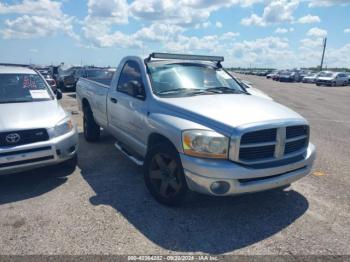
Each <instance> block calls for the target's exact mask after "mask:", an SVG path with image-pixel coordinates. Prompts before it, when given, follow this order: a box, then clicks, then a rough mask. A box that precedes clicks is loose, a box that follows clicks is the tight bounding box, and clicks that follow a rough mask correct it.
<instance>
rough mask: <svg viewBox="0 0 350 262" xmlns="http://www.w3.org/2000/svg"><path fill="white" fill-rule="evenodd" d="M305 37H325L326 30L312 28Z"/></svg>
mask: <svg viewBox="0 0 350 262" xmlns="http://www.w3.org/2000/svg"><path fill="white" fill-rule="evenodd" d="M306 35H307V36H311V37H312V36H314V37H325V36H327V30H324V29H321V28H318V27H313V28H311V29H310V30H309V31H308V32H307V33H306Z"/></svg>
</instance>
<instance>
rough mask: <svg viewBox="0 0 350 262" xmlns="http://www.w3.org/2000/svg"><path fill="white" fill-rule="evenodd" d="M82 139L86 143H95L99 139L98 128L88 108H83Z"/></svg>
mask: <svg viewBox="0 0 350 262" xmlns="http://www.w3.org/2000/svg"><path fill="white" fill-rule="evenodd" d="M83 121H84V137H85V139H86V141H88V142H96V141H98V140H99V138H100V126H99V125H98V124H97V123H96V122H95V119H94V116H93V113H92V111H91V109H90V107H89V106H86V107H84V119H83Z"/></svg>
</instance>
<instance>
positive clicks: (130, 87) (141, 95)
mask: <svg viewBox="0 0 350 262" xmlns="http://www.w3.org/2000/svg"><path fill="white" fill-rule="evenodd" d="M126 86H127V93H128V94H129V95H131V96H133V97H136V98H138V99H141V100H144V99H145V97H146V95H145V88H144V87H143V85H142V84H141V83H140V82H138V81H135V80H132V81H129V82H127V83H126Z"/></svg>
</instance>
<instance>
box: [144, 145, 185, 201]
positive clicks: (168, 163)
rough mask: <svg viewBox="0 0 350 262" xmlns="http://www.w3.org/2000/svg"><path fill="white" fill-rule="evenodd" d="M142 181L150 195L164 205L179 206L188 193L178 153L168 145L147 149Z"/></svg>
mask: <svg viewBox="0 0 350 262" xmlns="http://www.w3.org/2000/svg"><path fill="white" fill-rule="evenodd" d="M144 179H145V184H146V187H147V189H148V191H149V192H150V193H151V195H152V196H153V197H154V198H155V200H157V201H158V202H159V203H161V204H164V205H168V206H176V205H179V204H181V203H182V202H183V201H184V199H185V197H186V194H187V192H188V187H187V183H186V178H185V175H184V171H183V167H182V164H181V159H180V156H179V153H178V152H177V150H176V149H175V148H174V146H173V145H171V144H169V143H162V144H158V145H155V146H153V147H152V148H150V149H149V151H148V153H147V155H146V158H145V162H144Z"/></svg>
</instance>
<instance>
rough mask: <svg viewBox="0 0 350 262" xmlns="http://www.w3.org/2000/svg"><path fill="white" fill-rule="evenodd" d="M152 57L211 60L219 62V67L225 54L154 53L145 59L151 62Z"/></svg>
mask: <svg viewBox="0 0 350 262" xmlns="http://www.w3.org/2000/svg"><path fill="white" fill-rule="evenodd" d="M152 58H158V59H178V60H197V61H211V62H217V65H218V66H219V67H221V62H223V61H224V57H223V56H207V55H187V54H171V53H152V54H150V55H149V56H148V57H147V58H146V60H145V61H146V62H150V61H151V59H152Z"/></svg>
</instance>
